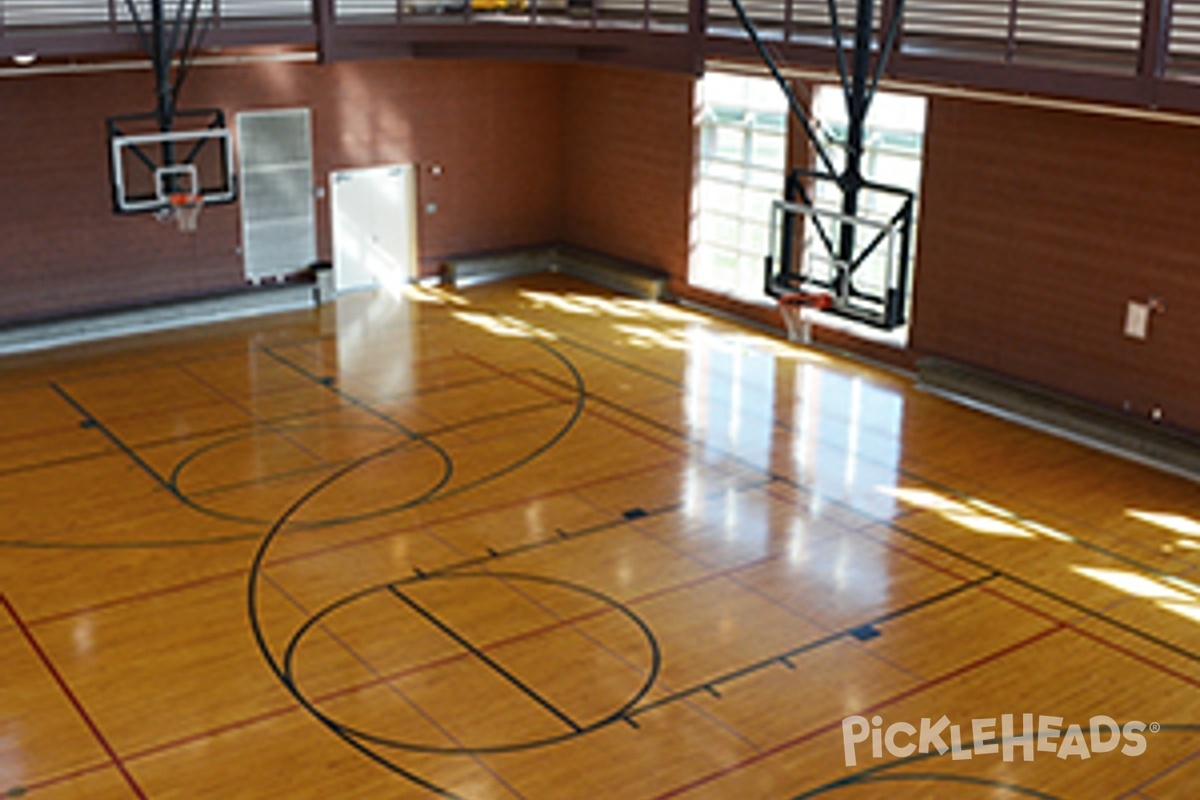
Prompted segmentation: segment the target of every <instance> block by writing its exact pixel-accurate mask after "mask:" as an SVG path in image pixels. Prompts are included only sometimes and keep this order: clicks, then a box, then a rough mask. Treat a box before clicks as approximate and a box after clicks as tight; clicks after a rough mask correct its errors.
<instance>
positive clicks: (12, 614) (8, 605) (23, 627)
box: [0, 594, 146, 800]
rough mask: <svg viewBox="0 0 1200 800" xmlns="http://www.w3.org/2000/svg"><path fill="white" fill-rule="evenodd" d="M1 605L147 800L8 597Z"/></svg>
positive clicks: (123, 773) (2, 597) (136, 791)
mask: <svg viewBox="0 0 1200 800" xmlns="http://www.w3.org/2000/svg"><path fill="white" fill-rule="evenodd" d="M0 603H3V604H4V608H5V610H7V611H8V615H9V616H10V617H12V621H13V622H14V623H15V624H16V626H17V628H18V629H19V630H20V631H21V635H23V636H24V637H25V641H27V642H28V643H29V646H30V647H31V648H32V649H33V651H34V653H36V654H37V657H38V659H39V660H40V661H41V662H42V666H44V667H45V668H46V671H47V672H49V673H50V675H51V677H53V678H54V682H55V683H57V684H58V688H59V689H60V690H61V691H62V693H63V694H64V695H65V696H66V698H67V700H69V701H70V703H71V705H72V706H74V707H75V712H76V713H77V714H79V716H80V718H81V719H82V720H83V722H84V724H85V725H87V727H88V729H89V730H90V731H91V732H92V736H94V737H95V738H96V741H97V742H99V744H100V747H101V748H103V749H104V752H105V753H106V754H107V755H108V758H109V760H110V761H111V762H112V764H113V766H115V767H116V768H117V769H118V770H119V771H120V772H121V776H122V777H123V778H125V782H126V783H127V784H129V788H130V789H132V790H133V793H134V794H135V795H137V796H138V797H140V798H142V800H146V793H145V792H143V791H142V787H140V786H138V784H137V781H135V780H134V779H133V775H131V774H130V773H129V770H127V769H126V768H125V764H124V763H123V762H122V761H121V757H120V756H118V755H117V752H116V751H115V750H113V747H112V745H111V744H109V742H108V740H107V739H106V738H104V734H103V733H102V732H101V731H100V728H99V727H98V726H97V725H96V723H95V721H93V720H92V717H91V715H90V714H88V712H87V709H85V708H84V707H83V703H82V702H80V700H79V698H78V697H76V696H75V693H74V692H73V691H71V687H70V686H69V685H68V684H67V681H66V680H65V679H64V678H63V676H62V674H61V673H60V672H59V671H58V669H57V668H56V667H55V666H54V663H53V662H52V661H51V660H50V656H49V655H48V654H47V653H46V651H45V650H43V649H42V646H41V645H40V644H38V641H37V639H35V638H34V636H33V632H32V631H30V630H29V628H28V626H26V625H25V622H24V621H23V620H22V619H21V617H20V615H18V614H17V610H16V609H15V608H14V607H13V605H12V603H10V602H9V601H8V597H7V596H6V595H3V594H0Z"/></svg>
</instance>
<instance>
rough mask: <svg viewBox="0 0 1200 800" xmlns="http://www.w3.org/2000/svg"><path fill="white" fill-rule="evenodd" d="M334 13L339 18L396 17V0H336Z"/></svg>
mask: <svg viewBox="0 0 1200 800" xmlns="http://www.w3.org/2000/svg"><path fill="white" fill-rule="evenodd" d="M333 14H334V16H335V17H336V18H337V19H358V18H364V17H366V18H370V17H389V18H391V19H395V18H396V0H335V2H334V4H333Z"/></svg>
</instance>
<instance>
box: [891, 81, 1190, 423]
mask: <svg viewBox="0 0 1200 800" xmlns="http://www.w3.org/2000/svg"><path fill="white" fill-rule="evenodd" d="M1198 146H1200V129H1197V128H1194V127H1190V126H1185V125H1177V124H1168V123H1157V122H1149V121H1134V120H1128V119H1117V118H1112V117H1106V116H1100V115H1090V114H1082V113H1075V112H1066V111H1053V110H1040V109H1030V108H1019V107H1015V106H1011V105H1001V104H991V103H985V102H977V101H964V100H949V99H940V98H939V99H934V100H933V101H932V103H931V106H930V116H929V123H928V134H927V144H926V157H925V180H924V190H923V197H922V209H923V212H922V220H921V232H920V243H919V247H920V252H919V260H918V267H917V273H916V282H917V284H916V295H915V303H916V308H915V314H914V329H913V345H914V347H915V348H917V349H918V350H920V351H923V352H926V353H931V354H937V355H942V356H947V357H950V358H954V359H958V360H961V361H965V362H969V363H971V364H976V365H979V366H983V367H986V368H989V369H993V370H995V371H997V372H1000V373H1003V374H1006V375H1009V376H1012V377H1016V378H1019V379H1022V380H1026V381H1030V382H1033V383H1036V384H1038V385H1041V386H1044V387H1048V388H1052V389H1056V390H1059V391H1062V392H1066V393H1068V394H1071V395H1075V396H1078V397H1081V398H1084V399H1088V400H1092V401H1095V402H1097V403H1100V404H1103V405H1105V406H1109V407H1112V408H1117V409H1122V408H1125V407H1126V404H1128V409H1129V412H1130V413H1131V414H1134V415H1143V416H1144V415H1146V414H1147V413H1148V412H1149V410H1150V409H1151V408H1153V407H1154V406H1161V408H1162V409H1163V413H1164V420H1165V421H1166V422H1168V423H1173V424H1176V425H1179V426H1181V427H1185V428H1189V429H1191V430H1200V269H1198V268H1197V264H1198V261H1197V259H1198V257H1200V256H1198V255H1197V254H1198V253H1200V227H1198V226H1196V225H1195V224H1194V221H1193V214H1192V211H1191V209H1193V208H1194V207H1195V206H1196V205H1197V203H1200V183H1198V182H1197V179H1198V178H1200V160H1197V157H1196V153H1197V151H1198ZM1151 296H1157V297H1161V298H1163V300H1165V302H1166V307H1167V311H1166V313H1164V314H1157V315H1154V317H1153V320H1152V322H1151V333H1150V337H1149V339H1148V340H1147V341H1145V342H1139V341H1135V340H1131V339H1128V338H1126V337H1125V336H1124V334H1123V323H1124V315H1125V306H1126V303H1127V302H1128V301H1129V300H1138V301H1145V300H1146V299H1147V298H1149V297H1151Z"/></svg>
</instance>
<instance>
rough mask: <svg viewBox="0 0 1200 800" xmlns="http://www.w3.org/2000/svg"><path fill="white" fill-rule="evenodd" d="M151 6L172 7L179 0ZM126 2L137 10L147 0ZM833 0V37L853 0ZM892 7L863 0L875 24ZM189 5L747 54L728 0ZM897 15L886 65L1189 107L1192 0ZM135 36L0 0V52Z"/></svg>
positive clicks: (327, 32) (756, 7) (411, 44)
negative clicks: (894, 43) (641, 38)
mask: <svg viewBox="0 0 1200 800" xmlns="http://www.w3.org/2000/svg"><path fill="white" fill-rule="evenodd" d="M184 1H185V2H186V0H184ZM743 1H744V3H745V5H746V8H747V10H748V11H749V13H750V16H751V18H752V19H753V20H754V21H755V23H756V24H757V26H758V27H759V28H760V31H761V33H762V35H763V38H764V39H766V40H767V41H769V42H771V43H772V45H773V46H775V47H777V48H779V49H780V54H781V55H782V57H783V60H784V61H785V62H788V63H790V64H793V65H795V66H798V67H804V68H819V69H825V68H828V67H830V66H831V65H832V63H833V58H832V46H833V35H832V30H833V29H832V26H831V24H830V19H829V6H828V2H827V0H743ZM165 3H166V9H167V14H168V15H170V16H173V15H174V14H175V13H176V10H177V9H178V7H179V3H180V0H165ZM135 5H136V8H137V13H138V15H139V16H140V17H141V18H142V19H143V20H146V19H149V17H150V0H135ZM189 5H190V4H189ZM836 5H837V9H838V17H839V22H840V24H841V27H842V30H843V31H844V34H845V35H844V40H845V43H846V45H847V46H849V42H850V39H851V33H850V32H851V31H853V28H854V26H855V22H856V20H855V9H856V7H857V3H856V0H837V2H836ZM897 6H898V3H897V0H879V2H877V3H876V4H875V7H876V14H877V18H876V19H875V20H873V21H872V22H873V26H874V27H875V29H876V31H877V32H878V31H879V30H881V29H883V28H884V27H885V23H886V21H888V20H889V19H890V18H891V16H892V15H893V14H895V13H896V10H897ZM201 13H202V15H204V16H205V17H208V18H209V23H208V32H207V37H208V38H207V42H208V43H209V44H210V45H220V46H234V45H270V44H277V45H310V46H312V47H314V48H317V49H320V50H322V51H323V53H324V55H325V56H326V57H327V58H334V59H337V58H353V57H358V56H361V55H370V56H386V55H388V53H389V50H388V48H389V47H390V48H394V51H395V55H411V54H414V53H418V48H417V46H424V45H429V44H430V43H437V44H439V45H441V46H443V47H445V46H447V45H452V44H457V49H456V50H454V52H455V53H456V54H457V55H458V56H459V57H462V56H469V55H471V54H472V52H474V51H478V52H481V53H485V54H487V53H489V52H493V53H494V52H495V46H496V45H503V44H507V45H508V52H509V53H511V54H512V55H513V56H514V57H520V54H521V52H522V49H523V48H530V50H529V52H531V53H535V51H536V48H537V47H548V48H554V47H558V48H559V50H558V51H557V52H559V53H562V52H568V51H567V50H564V49H563V47H564V46H569V47H575V48H580V47H583V48H586V47H589V46H590V47H593V48H595V49H596V50H597V52H598V51H599V50H601V49H604V50H605V52H609V53H610V54H611V53H612V52H617V51H620V49H621V44H620V41H621V39H620V35H621V34H624V35H626V37H628V36H629V35H630V34H637V33H640V34H643V35H651V36H652V37H653V42H654V44H653V47H656V48H662V47H666V48H667V49H671V48H673V51H672V52H674V53H676V54H678V53H685V52H686V53H688V54H690V59H682V60H680V61H679V63H680V65H681V66H682V67H683V68H686V65H687V64H691V65H696V64H701V63H703V61H704V59H705V58H711V57H726V56H730V55H735V56H736V55H738V54H741V53H743V52H744V53H745V54H746V55H751V51H750V50H748V49H745V48H744V43H745V40H746V37H745V34H744V32H743V31H742V30H741V28H740V26H739V24H738V21H737V17H736V15H735V13H734V10H733V7H732V5H731V4H730V3H729V2H728V0H203V6H202V8H201ZM901 22H902V24H901V27H900V38H899V42H898V48H897V52H896V55H895V57H894V58H893V60H892V62H891V64H890V69H889V74H890V75H891V76H892V77H894V78H901V79H911V80H926V81H941V82H948V83H953V84H955V85H963V86H967V87H977V88H1000V89H1009V90H1014V91H1033V92H1045V93H1048V94H1054V95H1061V96H1066V97H1081V98H1086V99H1101V100H1112V101H1116V102H1125V103H1131V104H1134V105H1143V106H1157V105H1160V104H1166V105H1170V106H1173V107H1176V108H1180V109H1184V110H1190V111H1198V112H1200V0H907V2H905V3H904V11H903V18H902V21H901ZM598 33H602V34H603V35H602V36H600V37H597V36H595V34H598ZM589 34H592V36H590V37H589ZM667 34H677V36H676V37H675V38H674V39H673V40H672V39H671V38H670V37H667V38H664V35H667ZM635 38H636V37H635ZM627 41H634V38H627ZM364 42H365V43H368V45H364V44H363V43H364ZM597 42H602V44H596V43H597ZM489 44H490V45H492V46H493V50H491V51H489V50H488V45H489ZM643 47H645V45H643ZM138 49H139V44H138V41H137V38H136V35H135V34H134V26H133V14H132V13H131V12H130V9H129V5H128V3H127V0H0V58H7V57H10V56H13V55H16V54H19V53H31V52H36V53H38V54H39V55H42V56H45V57H73V56H87V55H112V54H123V53H130V52H136V51H138ZM419 52H432V51H431V50H429V48H428V47H427V48H426V50H423V51H419ZM418 54H419V53H418ZM613 60H619V57H618V58H616V59H613Z"/></svg>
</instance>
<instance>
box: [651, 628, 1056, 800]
mask: <svg viewBox="0 0 1200 800" xmlns="http://www.w3.org/2000/svg"><path fill="white" fill-rule="evenodd" d="M1065 628H1066V626H1065V625H1064V624H1063V623H1061V622H1060V623H1059V624H1058V625H1056V626H1054V627H1052V628H1047V629H1046V630H1043V631H1041V632H1039V633H1035V634H1034V635H1033V636H1030V637H1028V638H1025V639H1022V640H1021V641H1019V642H1016V643H1014V644H1010V645H1008V646H1007V647H1003V648H1001V649H999V650H996V651H994V652H992V653H989V654H987V655H986V656H983V657H982V658H978V659H976V660H975V661H971V662H969V663H967V664H963V665H961V666H959V667H956V668H955V669H953V670H951V671H949V672H946V673H944V674H942V675H939V676H938V677H936V678H932V679H930V680H927V681H925V682H924V683H921V684H918V685H917V686H913V687H910V688H908V689H905V690H904V691H902V692H899V693H898V694H894V695H892V696H891V697H889V698H887V699H885V700H881V701H879V702H878V703H875V704H874V705H870V706H867V707H866V708H864V709H861V710H860V711H858V712H857V713H858V714H860V715H862V716H868V715H871V714H874V713H876V712H878V711H880V710H882V709H884V708H887V707H888V706H890V705H894V704H895V703H898V702H900V701H901V700H906V699H908V698H909V697H912V696H913V695H917V694H921V693H922V692H925V691H927V690H929V689H932V688H933V687H935V686H938V685H940V684H943V683H946V682H947V681H951V680H954V679H955V678H959V677H962V676H963V675H965V674H967V673H968V672H972V671H974V670H976V669H978V668H979V667H982V666H986V665H987V664H990V663H992V662H995V661H998V660H1000V659H1002V658H1004V657H1005V656H1009V655H1012V654H1013V653H1015V652H1017V651H1018V650H1021V649H1023V648H1025V647H1028V646H1029V645H1031V644H1034V643H1035V642H1038V641H1040V640H1042V639H1045V638H1046V637H1048V636H1051V635H1053V634H1055V633H1058V632H1059V631H1061V630H1065ZM841 726H842V721H841V720H840V719H838V720H833V721H832V722H828V723H826V724H824V725H821V726H820V727H817V728H814V729H812V730H810V731H808V732H807V733H803V734H801V735H800V736H797V737H795V738H793V739H789V740H787V741H785V742H780V743H779V744H777V745H775V746H773V747H770V748H767V749H766V750H763V751H762V752H759V753H755V754H754V755H752V756H749V757H747V758H744V759H742V760H741V761H738V762H736V763H734V764H730V765H729V766H727V767H722V768H721V769H718V770H714V771H713V772H710V773H708V774H707V775H702V776H701V777H699V778H696V779H695V780H692V781H689V782H688V783H685V784H682V785H680V786H677V787H675V788H674V789H671V790H669V791H667V792H665V793H663V794H660V795H656V796H655V797H654V798H653V799H652V800H668V798H672V797H679V796H681V795H684V794H687V793H688V792H691V791H692V790H694V789H699V788H700V787H702V786H706V785H708V784H710V783H712V782H713V781H716V780H718V779H720V778H724V777H726V776H728V775H732V774H733V773H735V772H738V771H740V770H743V769H745V768H746V767H750V766H753V765H754V764H757V763H759V762H760V761H765V760H766V759H768V758H772V757H774V756H777V755H779V754H780V753H783V752H786V751H788V750H791V749H792V748H794V747H797V746H799V745H801V744H804V743H805V742H808V741H810V740H812V739H815V738H816V737H818V736H821V735H823V734H826V733H829V732H830V731H832V730H836V729H838V728H840V727H841Z"/></svg>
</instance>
